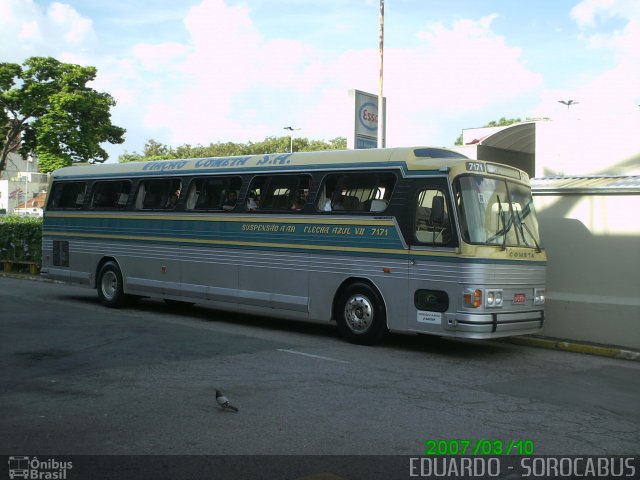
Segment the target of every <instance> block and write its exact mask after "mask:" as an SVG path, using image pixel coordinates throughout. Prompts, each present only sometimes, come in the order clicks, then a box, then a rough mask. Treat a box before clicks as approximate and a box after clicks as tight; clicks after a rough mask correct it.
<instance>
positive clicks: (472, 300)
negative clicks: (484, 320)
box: [462, 288, 482, 308]
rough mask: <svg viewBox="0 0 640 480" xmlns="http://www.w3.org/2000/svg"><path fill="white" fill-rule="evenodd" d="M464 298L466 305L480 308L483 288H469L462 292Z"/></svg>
mask: <svg viewBox="0 0 640 480" xmlns="http://www.w3.org/2000/svg"><path fill="white" fill-rule="evenodd" d="M462 300H463V302H464V306H465V307H469V308H478V307H479V306H480V305H482V290H480V289H479V288H476V289H475V290H472V289H470V288H468V289H466V290H465V291H464V293H463V294H462Z"/></svg>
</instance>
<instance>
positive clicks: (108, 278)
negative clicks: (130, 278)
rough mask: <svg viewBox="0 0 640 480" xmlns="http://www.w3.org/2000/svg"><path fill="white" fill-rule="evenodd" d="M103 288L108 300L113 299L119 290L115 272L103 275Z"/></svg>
mask: <svg viewBox="0 0 640 480" xmlns="http://www.w3.org/2000/svg"><path fill="white" fill-rule="evenodd" d="M101 288H102V294H103V295H104V296H105V298H106V299H107V300H112V299H113V297H114V295H115V294H116V291H117V290H118V279H117V278H116V275H115V273H113V272H105V273H104V275H102V284H101Z"/></svg>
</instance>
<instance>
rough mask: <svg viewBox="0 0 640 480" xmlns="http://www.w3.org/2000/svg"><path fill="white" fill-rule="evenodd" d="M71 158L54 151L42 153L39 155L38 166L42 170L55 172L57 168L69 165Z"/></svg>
mask: <svg viewBox="0 0 640 480" xmlns="http://www.w3.org/2000/svg"><path fill="white" fill-rule="evenodd" d="M69 165H71V160H70V159H69V158H68V157H65V156H62V155H55V154H52V153H48V152H45V153H41V154H40V155H38V168H39V169H40V171H41V172H53V171H54V170H55V169H57V168H62V167H68V166H69Z"/></svg>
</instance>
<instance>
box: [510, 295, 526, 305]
mask: <svg viewBox="0 0 640 480" xmlns="http://www.w3.org/2000/svg"><path fill="white" fill-rule="evenodd" d="M526 301H527V294H526V293H514V294H513V303H525V302H526Z"/></svg>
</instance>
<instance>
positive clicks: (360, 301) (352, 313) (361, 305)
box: [344, 295, 373, 333]
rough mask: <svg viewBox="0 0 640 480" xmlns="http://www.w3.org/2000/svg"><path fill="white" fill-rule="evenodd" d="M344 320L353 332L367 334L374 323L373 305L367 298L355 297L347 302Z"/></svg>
mask: <svg viewBox="0 0 640 480" xmlns="http://www.w3.org/2000/svg"><path fill="white" fill-rule="evenodd" d="M344 318H345V320H346V322H347V326H348V327H349V328H350V329H351V330H352V331H353V332H355V333H363V332H366V331H367V330H368V329H369V327H370V326H371V324H372V323H373V305H372V304H371V302H370V301H369V299H368V298H367V297H365V296H363V295H354V296H352V297H351V298H349V300H347V303H346V305H345V307H344Z"/></svg>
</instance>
